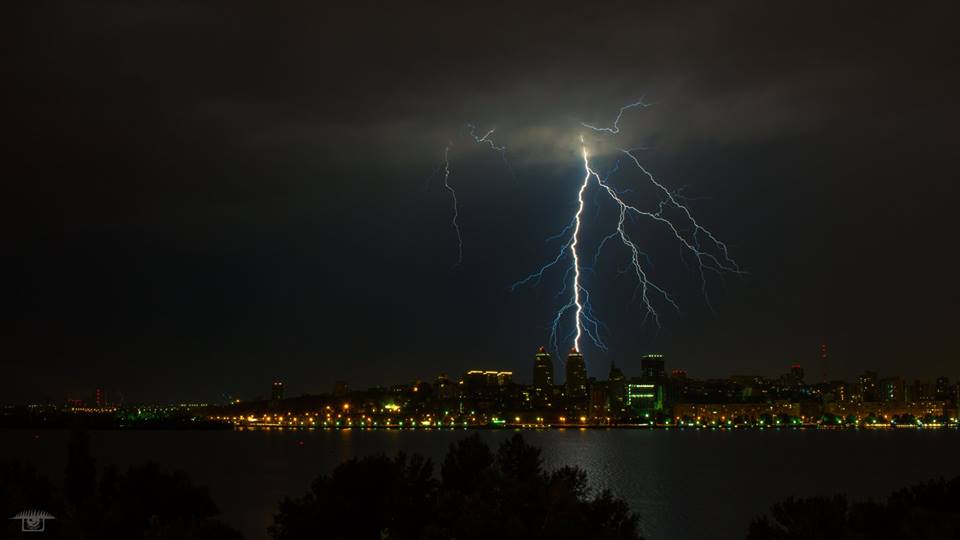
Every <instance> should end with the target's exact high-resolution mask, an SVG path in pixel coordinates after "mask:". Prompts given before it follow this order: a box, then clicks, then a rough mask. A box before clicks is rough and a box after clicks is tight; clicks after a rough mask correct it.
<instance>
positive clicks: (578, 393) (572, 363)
mask: <svg viewBox="0 0 960 540" xmlns="http://www.w3.org/2000/svg"><path fill="white" fill-rule="evenodd" d="M566 387H567V397H568V398H571V399H574V400H586V399H587V397H589V395H588V393H587V364H586V363H585V362H584V361H583V355H582V354H580V352H579V351H577V350H576V349H570V354H569V355H568V356H567V380H566Z"/></svg>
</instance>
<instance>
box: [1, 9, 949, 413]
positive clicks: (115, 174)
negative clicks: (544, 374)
mask: <svg viewBox="0 0 960 540" xmlns="http://www.w3.org/2000/svg"><path fill="white" fill-rule="evenodd" d="M26 4H27V5H29V8H19V9H21V10H23V9H28V11H19V12H10V11H9V10H10V9H12V8H10V7H8V13H7V14H6V15H5V16H4V17H3V18H2V21H0V27H2V32H0V33H2V36H3V37H2V41H3V47H2V49H0V50H2V52H0V55H2V62H0V70H2V79H0V80H2V81H3V83H2V84H0V96H2V101H3V103H4V105H5V107H4V114H3V122H2V126H3V128H2V129H3V132H4V133H5V137H4V140H5V142H4V144H3V150H4V152H3V153H4V155H5V157H4V159H3V169H4V171H5V172H4V174H3V176H4V181H3V182H2V184H0V185H2V188H0V205H2V207H0V210H2V214H3V220H4V222H5V223H4V226H3V230H4V233H5V234H4V238H5V241H4V243H3V245H4V257H3V261H4V266H5V267H6V269H7V272H5V274H6V277H5V278H4V280H3V281H4V286H3V300H2V306H3V308H2V313H3V319H4V320H3V325H2V328H3V336H2V340H3V347H2V350H3V353H2V366H3V370H4V374H3V376H2V377H0V381H2V382H0V401H2V402H16V401H22V400H41V399H43V398H47V397H49V398H51V399H53V400H54V401H60V400H62V399H63V398H65V397H67V396H68V395H69V396H73V397H88V395H89V393H90V392H92V389H93V388H95V387H102V388H104V389H105V390H106V391H107V393H108V396H109V397H110V398H111V399H118V398H120V397H121V396H122V397H123V398H124V399H125V400H127V401H139V400H196V401H216V400H218V399H220V398H221V397H222V396H223V395H231V396H236V397H243V398H250V397H254V396H257V395H260V396H263V395H266V394H267V393H268V392H269V385H270V383H271V381H273V380H274V379H279V380H283V381H285V382H286V384H287V388H288V391H287V392H288V395H299V394H302V393H318V392H326V391H330V390H331V389H332V385H333V382H334V381H335V380H337V379H345V380H348V381H349V382H350V384H351V386H352V387H355V388H358V387H359V388H363V387H366V386H370V385H377V384H388V383H394V382H409V381H411V380H414V379H417V378H421V379H432V378H433V377H434V376H435V375H436V374H438V373H440V372H447V373H449V374H450V375H451V376H458V375H459V374H461V373H462V372H463V371H464V370H465V369H470V368H483V369H511V370H514V371H515V372H516V376H515V379H516V380H519V381H521V382H527V381H528V380H529V377H530V371H531V365H532V355H533V353H534V352H535V350H536V348H537V347H538V346H539V345H541V344H544V343H546V341H547V339H548V335H549V330H548V326H549V322H550V319H551V318H552V315H553V312H554V310H555V309H556V308H557V307H558V306H559V304H560V301H559V300H558V299H557V297H556V293H557V292H558V291H559V289H560V285H561V273H560V272H556V271H554V272H552V273H548V274H547V276H546V277H545V279H544V280H543V282H542V283H541V284H540V285H539V286H538V287H536V288H524V289H520V290H517V291H515V292H511V291H510V284H511V283H513V282H514V281H516V280H517V279H520V278H522V277H523V276H525V275H526V274H528V273H529V272H531V271H533V270H535V269H536V268H537V267H538V266H539V265H540V264H541V263H542V262H544V261H547V260H549V259H550V258H551V257H552V256H553V255H554V254H555V252H556V250H557V248H558V244H557V243H556V242H554V243H548V242H546V241H545V239H546V238H547V237H549V236H550V235H552V234H555V233H557V232H559V231H560V230H561V229H562V228H563V227H564V225H565V224H566V223H567V222H568V220H569V219H570V217H571V215H572V212H573V211H574V209H575V198H576V190H577V188H578V186H579V182H580V180H581V178H582V163H581V162H580V161H579V156H578V154H577V148H576V144H575V141H576V137H577V136H578V135H579V134H580V133H583V132H584V129H583V128H582V127H581V126H580V124H579V122H580V121H587V122H595V123H603V124H609V123H610V122H611V121H612V119H613V118H614V117H615V115H616V112H617V110H618V109H619V107H620V106H622V105H625V104H627V103H629V102H631V101H634V100H636V99H637V98H638V97H640V96H641V95H642V96H645V98H646V99H647V100H648V101H649V102H651V103H653V104H654V105H653V106H652V107H650V108H648V109H645V110H632V111H630V112H628V113H627V114H625V116H624V119H623V120H622V122H621V125H622V126H623V128H624V129H623V132H622V133H621V134H619V135H618V136H617V137H618V141H622V144H623V145H624V146H640V145H642V146H643V147H644V148H645V149H644V150H643V151H642V152H640V157H641V158H642V161H643V163H644V164H645V166H647V167H648V168H649V169H650V170H651V171H652V172H654V173H655V174H656V175H657V176H658V178H659V179H660V180H661V181H662V182H663V183H664V184H666V185H667V186H669V187H671V188H672V189H676V188H680V187H683V193H684V194H685V195H686V196H688V197H690V198H691V202H690V207H691V209H692V210H693V211H694V212H695V214H696V215H697V217H698V219H699V220H700V221H701V222H702V223H703V224H705V225H706V226H708V227H710V228H711V230H712V231H713V232H714V233H716V234H717V235H718V236H719V237H720V238H722V239H723V240H725V241H726V242H727V244H728V245H729V247H730V249H731V254H732V255H733V256H734V258H736V259H737V261H738V262H739V263H740V265H741V266H742V267H743V268H744V269H745V270H746V271H748V272H749V275H746V276H742V277H738V276H726V277H724V278H719V277H717V276H710V277H709V285H708V292H709V295H710V301H711V303H712V306H713V311H711V309H710V307H709V306H708V304H707V302H706V301H705V300H704V297H703V295H702V294H701V292H700V285H699V282H698V278H697V274H696V272H695V271H694V270H692V269H689V268H687V266H686V265H685V260H684V258H683V255H682V250H681V249H680V247H679V246H678V245H677V244H676V243H675V242H671V241H670V240H669V238H667V237H666V236H665V235H664V233H663V230H662V228H657V227H655V226H653V225H651V224H649V223H642V222H639V223H636V224H633V225H631V226H632V227H635V228H633V229H631V231H633V235H634V238H635V239H637V240H638V241H639V242H640V243H641V247H642V248H643V249H644V250H645V251H647V252H648V253H649V254H650V255H651V257H652V258H653V263H654V264H653V269H652V270H651V272H652V277H653V278H654V279H655V280H657V282H658V283H660V284H661V285H663V286H664V287H666V288H668V289H669V291H670V292H671V293H672V294H673V295H674V296H675V297H676V299H677V301H678V303H679V304H680V306H681V311H680V313H677V312H676V311H672V310H671V309H670V308H669V306H668V305H666V304H664V303H663V302H658V303H657V307H658V309H659V311H660V313H661V328H660V329H659V330H658V329H657V327H656V326H655V325H653V324H650V323H649V322H647V323H644V321H643V309H642V306H641V305H640V304H639V303H638V302H635V301H631V295H632V291H633V284H632V283H631V281H630V278H629V276H628V275H624V274H620V273H618V270H619V269H621V268H622V267H624V266H625V265H626V262H627V259H626V256H627V255H626V252H625V251H623V249H617V248H611V249H610V250H609V251H606V252H605V253H604V257H603V258H602V259H601V263H600V265H598V267H597V270H596V273H595V274H593V275H591V276H589V277H588V278H587V279H588V281H587V285H588V286H589V287H590V288H591V292H592V293H593V295H594V296H593V298H594V308H595V310H596V312H597V314H598V316H599V317H600V318H601V319H602V320H603V321H604V322H605V323H606V325H607V330H606V333H605V334H604V336H605V338H606V341H607V344H608V345H609V351H608V352H606V353H602V352H599V351H598V350H597V349H596V348H594V347H592V346H589V345H585V346H584V347H583V350H584V354H585V356H586V359H587V364H588V366H589V372H590V374H591V375H593V376H597V377H601V378H602V377H605V376H606V373H607V369H608V368H609V363H610V361H611V360H615V361H616V362H617V363H618V364H619V365H622V366H623V367H624V368H625V371H626V372H627V373H628V374H631V373H637V372H638V370H639V366H638V365H637V364H638V357H639V356H640V355H642V354H645V353H648V352H662V353H664V354H666V355H667V356H668V364H667V367H668V369H672V368H683V369H686V370H687V371H688V372H689V374H690V375H691V376H694V377H725V376H728V375H731V374H760V375H764V376H776V375H779V374H780V373H782V372H784V371H786V370H787V369H788V366H789V364H790V363H793V362H800V363H802V364H804V365H806V366H809V367H808V368H807V373H808V380H810V379H813V380H819V378H820V376H821V374H820V368H819V367H817V366H816V365H815V359H816V357H817V348H818V346H819V343H820V342H821V341H822V340H826V341H827V342H828V343H829V348H830V349H829V350H830V360H829V377H830V378H852V377H854V376H855V375H857V374H858V373H860V372H861V371H863V370H864V369H874V370H877V371H879V372H881V375H884V374H887V375H889V374H902V375H904V376H906V377H908V378H909V379H910V380H912V379H913V378H914V377H919V378H932V377H934V376H936V375H939V374H946V375H949V376H950V377H952V378H956V377H958V376H960V367H958V365H960V363H958V358H957V353H956V346H955V341H956V337H955V333H956V330H957V323H958V322H960V321H958V316H957V311H956V308H957V301H958V299H960V294H958V293H960V287H958V285H957V279H956V269H957V264H958V262H960V261H958V255H957V241H956V233H957V231H958V230H960V228H958V226H957V223H956V217H955V216H956V213H955V211H954V208H955V207H956V205H957V203H958V197H957V188H956V184H957V181H958V173H957V170H958V169H957V165H958V163H957V156H958V152H957V143H958V135H957V133H958V132H957V129H958V120H960V114H958V113H960V106H958V102H960V100H958V96H960V76H958V74H960V43H958V42H960V38H958V36H960V34H958V32H957V30H956V28H957V24H958V18H957V14H958V13H957V10H956V9H955V8H953V7H951V3H950V2H942V3H930V4H925V5H922V6H921V5H920V4H909V3H907V4H905V3H876V2H868V3H855V2H849V3H847V2H844V3H842V4H843V5H842V6H839V5H837V3H834V2H813V3H804V4H799V3H792V4H784V3H781V4H777V5H776V6H773V5H772V4H770V3H769V2H753V3H748V2H740V3H736V2H723V3H718V5H714V6H705V5H694V4H692V3H691V4H686V3H677V2H665V3H657V4H649V5H642V4H641V3H638V2H630V3H624V4H619V5H616V4H606V5H603V6H600V5H595V3H590V2H584V3H579V4H574V5H570V6H564V5H561V4H559V3H549V4H543V5H540V6H538V7H533V6H532V5H531V6H529V7H522V6H516V5H509V4H503V5H498V4H495V3H489V2H476V3H470V4H456V3H453V4H450V3H447V4H435V5H434V4H431V5H422V6H420V7H417V6H413V5H412V4H408V3H394V4H391V5H389V6H385V5H378V4H375V3H369V4H365V3H362V2H350V3H347V4H345V6H346V7H344V6H339V7H330V6H327V5H325V4H326V3H321V2H310V3H307V2H304V3H279V2H277V3H265V2H256V3H254V2H249V3H247V2H224V3H223V4H220V5H217V4H211V3H193V2H183V3H178V2H144V1H140V2H73V1H71V2H63V3H50V2H28V3H26ZM381 4H382V3H381ZM681 4H682V5H681ZM879 4H887V6H886V7H883V6H880V5H879ZM467 122H471V123H475V124H478V125H479V126H481V128H494V127H495V128H496V132H495V134H496V140H497V142H498V143H502V144H505V145H506V147H507V149H508V150H507V156H508V159H509V160H510V164H511V165H512V166H513V169H514V170H515V171H516V175H515V176H514V175H511V174H510V172H509V171H507V170H506V168H505V167H504V165H503V163H502V162H501V161H500V160H499V157H498V156H497V155H496V154H495V153H493V152H491V151H489V149H486V151H485V149H484V147H482V146H478V145H476V144H474V143H473V142H472V141H471V140H470V139H469V138H468V137H465V136H464V134H463V132H462V126H463V125H464V124H465V123H467ZM484 131H485V130H484ZM448 142H450V143H452V147H451V151H450V159H451V171H452V173H451V176H450V183H451V184H452V185H454V186H456V188H457V190H458V191H457V193H458V196H459V200H460V207H459V210H460V225H461V227H462V231H463V242H464V257H463V263H462V264H461V265H459V266H455V264H454V263H455V262H456V257H457V253H456V238H455V236H454V234H453V231H452V229H451V227H450V218H451V207H450V200H449V194H448V193H447V192H446V191H444V190H443V188H442V186H441V184H439V183H438V178H437V177H436V176H434V177H433V178H432V179H431V178H430V177H431V173H434V171H435V170H436V168H437V167H438V165H440V164H441V162H442V157H443V150H444V147H445V146H446V145H447V143H448ZM615 183H616V185H618V186H619V187H622V188H637V187H638V186H641V185H642V184H641V179H640V177H639V176H638V175H636V174H635V172H630V173H629V174H625V175H623V176H618V177H616V181H615ZM636 195H638V196H640V195H641V193H637V194H636ZM588 200H589V203H588V205H587V208H588V211H587V213H586V218H585V223H587V224H588V227H589V230H590V231H592V232H590V233H585V234H586V235H587V236H585V240H584V241H585V242H587V243H589V242H595V241H596V240H597V239H599V238H600V237H601V236H602V235H603V234H606V233H608V232H610V231H611V230H612V229H611V226H612V224H613V222H611V221H610V220H611V219H613V218H614V216H613V214H612V213H611V209H610V208H609V207H607V206H603V205H602V204H601V207H600V212H599V213H596V212H595V207H594V206H593V199H592V198H589V197H588ZM635 202H637V203H638V204H639V203H643V202H645V201H643V200H636V201H635ZM646 203H649V201H646ZM591 239H592V240H591ZM689 263H690V261H689V259H687V260H686V264H689Z"/></svg>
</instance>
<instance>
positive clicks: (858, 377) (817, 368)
mask: <svg viewBox="0 0 960 540" xmlns="http://www.w3.org/2000/svg"><path fill="white" fill-rule="evenodd" d="M817 350H818V360H817V361H813V362H808V363H798V362H789V363H784V364H781V365H780V366H779V371H777V370H773V371H770V372H766V373H747V372H742V371H736V370H734V371H729V372H727V373H725V374H720V375H704V374H699V373H696V372H691V371H690V370H688V369H685V366H684V365H683V364H682V363H676V361H675V360H672V359H670V358H669V356H668V355H664V354H662V353H658V352H649V353H645V354H640V355H635V357H634V358H633V359H632V361H631V360H626V361H622V362H619V363H618V362H617V361H615V360H610V363H609V364H608V365H607V367H606V368H604V369H601V367H596V368H595V371H596V372H598V373H599V375H591V374H590V373H589V372H588V371H587V370H586V366H587V365H589V364H588V363H587V362H586V361H585V358H586V357H585V355H583V354H582V353H579V352H578V351H576V349H570V350H569V351H567V353H566V355H554V354H552V353H551V352H549V351H548V350H547V349H546V347H545V346H540V347H539V348H537V349H536V351H534V352H533V353H532V355H531V356H532V359H533V360H532V363H531V361H530V359H529V358H528V359H527V365H526V366H523V367H522V368H521V369H510V368H505V367H503V366H502V365H495V364H496V362H493V361H490V362H488V363H487V364H483V365H478V366H472V367H465V368H463V369H461V370H459V371H454V370H449V369H448V370H443V371H439V372H436V373H433V374H413V375H412V376H410V377H406V378H401V379H397V380H392V381H387V380H382V381H379V382H376V383H373V384H365V383H363V382H358V381H348V380H345V379H333V380H331V383H330V384H328V385H324V384H322V383H321V384H316V383H312V382H304V381H296V380H291V379H285V378H284V377H274V378H272V379H271V381H272V382H271V389H270V391H269V392H268V393H267V392H265V393H263V394H259V393H257V391H255V392H254V393H247V394H241V393H237V392H234V393H229V392H225V393H222V394H220V395H218V396H190V397H189V398H188V399H173V400H171V399H169V398H165V399H159V400H142V399H137V398H136V397H134V398H133V399H131V400H129V401H130V402H131V403H177V402H180V403H184V402H191V403H232V402H234V401H237V402H241V401H243V402H247V401H258V400H272V401H277V400H281V399H283V398H284V396H286V397H304V396H318V395H326V394H329V395H334V396H336V395H340V394H343V393H346V392H347V391H348V389H353V390H364V389H366V390H375V389H384V388H390V387H394V386H397V385H409V384H412V385H416V384H420V383H421V382H429V381H434V380H437V379H438V378H449V377H451V376H453V377H454V379H453V380H457V379H456V377H458V376H461V375H462V377H467V376H469V375H471V374H478V373H483V374H488V373H490V374H498V375H505V376H506V377H507V378H508V380H509V381H510V383H511V384H520V385H524V386H529V387H530V388H532V389H534V391H537V389H538V388H540V389H541V391H542V389H545V388H552V387H562V388H564V389H565V391H568V392H569V391H570V385H569V384H568V377H570V376H571V369H573V373H574V375H575V382H574V384H575V385H580V386H582V387H583V390H582V391H583V393H584V395H586V394H587V393H589V390H588V383H589V382H590V381H605V380H606V378H607V376H608V375H609V374H610V373H611V370H616V371H617V372H619V373H620V374H621V376H625V377H627V378H630V377H639V376H642V377H650V376H651V375H650V374H649V373H647V372H646V370H645V369H644V367H643V365H644V364H645V363H646V362H648V361H650V360H651V359H656V361H657V362H659V364H660V370H661V375H660V376H662V377H667V376H669V377H676V376H681V377H683V378H689V379H690V380H702V381H707V382H710V381H726V382H732V383H736V384H740V383H741V382H742V381H744V380H747V379H752V380H762V381H766V382H772V383H775V382H776V381H777V380H783V379H784V377H787V378H791V377H792V378H796V379H797V380H799V381H802V382H803V383H804V384H807V385H811V386H817V385H824V384H827V385H829V384H836V383H858V382H862V379H863V377H864V376H865V375H868V374H872V376H873V377H874V378H875V379H876V380H882V379H900V380H901V381H902V382H903V384H906V385H907V386H909V385H913V384H919V383H923V384H931V385H933V384H939V382H940V380H941V379H946V380H947V381H957V383H960V375H955V374H953V373H951V372H949V371H947V372H943V373H938V374H936V375H933V376H921V375H916V374H913V373H904V372H902V371H899V372H879V371H876V370H873V369H871V368H870V366H865V367H863V368H862V369H860V370H859V371H857V372H856V374H855V375H852V376H846V377H844V376H830V372H829V369H826V370H825V369H824V367H825V363H824V360H826V361H827V362H829V358H825V357H824V355H825V353H826V344H820V346H819V347H818V349H817ZM571 358H574V359H575V360H577V361H579V362H580V364H577V365H576V366H573V367H568V361H569V360H570V359H571ZM667 362H673V365H670V364H666V363H667ZM664 364H666V365H667V367H664ZM478 368H479V369H478ZM578 370H579V371H578ZM580 371H582V375H579V374H578V373H579V372H580ZM462 377H461V378H460V380H463V378H462ZM290 382H293V386H292V387H291V386H289V383H290ZM331 388H333V390H332V391H330V389H331ZM111 395H113V396H116V395H120V396H121V397H120V400H119V402H123V401H124V400H125V399H126V398H124V397H123V396H124V393H123V392H122V391H117V389H105V388H103V387H100V386H95V387H92V388H90V389H89V390H86V391H82V392H79V393H74V394H72V395H66V396H61V397H59V398H58V397H53V396H49V395H47V396H44V397H43V398H42V399H40V398H33V399H32V400H24V401H21V402H13V403H8V404H18V405H19V404H26V403H38V404H39V403H44V402H47V403H58V402H63V403H73V404H74V405H75V406H90V405H96V406H98V407H99V406H101V404H103V403H106V402H107V401H108V400H107V396H111ZM91 396H92V397H91ZM117 403H118V401H117V400H114V401H113V404H117Z"/></svg>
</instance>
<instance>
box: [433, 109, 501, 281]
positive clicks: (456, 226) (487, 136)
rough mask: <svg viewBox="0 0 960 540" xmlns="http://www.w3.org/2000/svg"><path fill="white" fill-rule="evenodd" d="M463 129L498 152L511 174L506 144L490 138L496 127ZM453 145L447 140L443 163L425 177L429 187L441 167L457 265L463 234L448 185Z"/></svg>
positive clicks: (452, 193)
mask: <svg viewBox="0 0 960 540" xmlns="http://www.w3.org/2000/svg"><path fill="white" fill-rule="evenodd" d="M464 130H466V131H467V133H468V135H469V136H470V138H471V139H473V141H474V142H475V143H477V144H485V145H488V146H489V147H490V148H491V149H493V150H494V151H496V152H497V153H498V154H500V158H501V159H502V160H503V164H504V166H505V167H506V168H507V170H508V171H510V174H511V175H513V174H514V173H513V168H512V167H511V166H510V162H508V161H507V147H506V146H503V145H501V146H497V144H496V143H495V142H494V141H493V139H492V138H491V135H493V132H494V131H496V128H494V129H491V130H489V131H487V132H486V133H484V134H483V135H482V136H480V135H477V133H476V130H477V127H476V126H474V125H473V124H466V125H464ZM451 147H453V142H452V141H451V142H448V143H447V146H446V147H445V148H444V149H443V163H442V164H441V165H440V166H439V167H438V168H437V170H435V171H434V172H433V174H431V175H430V177H428V178H427V186H428V187H429V182H430V180H431V179H432V178H433V177H434V176H435V175H436V174H437V173H438V172H439V171H440V170H441V169H442V170H443V187H444V189H446V190H447V191H448V192H450V200H451V206H452V213H453V217H452V218H451V221H450V223H451V227H452V228H453V231H454V233H456V236H457V263H456V265H455V266H459V265H460V264H461V263H463V235H462V234H461V232H460V224H459V223H458V222H457V219H458V218H459V217H460V208H459V203H458V202H457V191H456V190H455V189H453V186H452V185H450V148H451Z"/></svg>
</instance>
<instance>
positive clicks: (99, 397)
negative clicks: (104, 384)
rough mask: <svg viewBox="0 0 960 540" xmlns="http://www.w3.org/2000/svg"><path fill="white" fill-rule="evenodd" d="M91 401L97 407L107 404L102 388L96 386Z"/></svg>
mask: <svg viewBox="0 0 960 540" xmlns="http://www.w3.org/2000/svg"><path fill="white" fill-rule="evenodd" d="M93 403H94V404H95V405H96V406H97V407H105V406H106V405H107V398H106V397H105V396H104V393H103V390H101V389H100V388H97V389H96V390H94V392H93Z"/></svg>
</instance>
